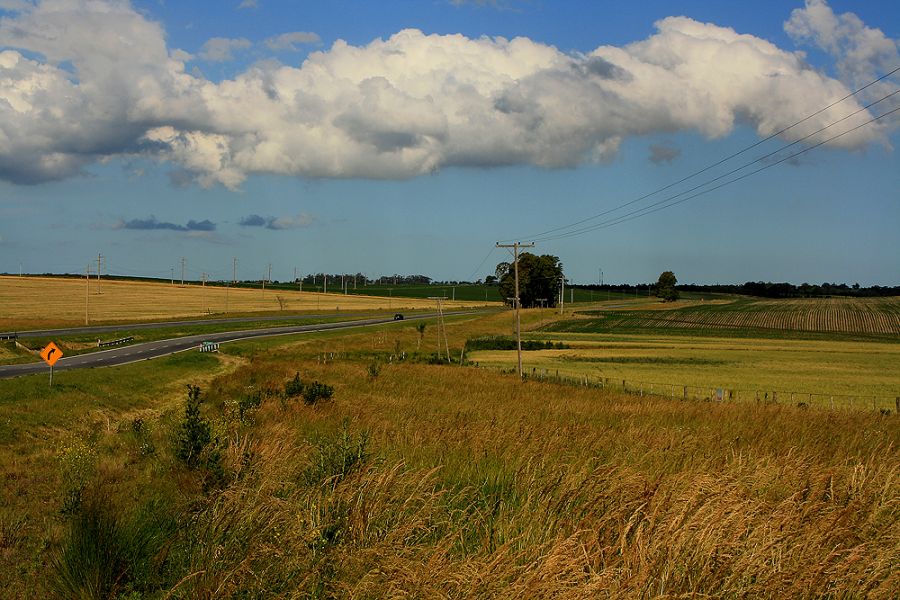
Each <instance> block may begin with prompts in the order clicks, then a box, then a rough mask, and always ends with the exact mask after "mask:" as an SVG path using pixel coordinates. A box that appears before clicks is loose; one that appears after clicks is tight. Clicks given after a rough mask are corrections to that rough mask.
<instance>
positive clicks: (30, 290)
mask: <svg viewBox="0 0 900 600" xmlns="http://www.w3.org/2000/svg"><path fill="white" fill-rule="evenodd" d="M86 287H87V286H86V285H85V281H84V279H65V278H58V277H54V278H43V277H0V307H2V312H0V329H24V328H36V327H42V326H49V325H51V324H60V325H67V324H73V325H78V324H82V325H83V324H84V321H85V304H87V312H88V317H89V320H90V322H91V323H98V322H122V321H138V320H162V319H173V318H181V317H193V316H202V315H210V314H223V313H228V314H235V313H244V314H245V313H253V312H279V311H293V312H298V311H318V310H322V311H334V310H412V309H419V308H434V306H435V305H434V302H432V301H430V300H427V299H421V298H384V297H371V296H350V295H343V294H320V293H314V292H295V291H285V290H266V291H265V292H263V291H262V290H259V289H240V288H232V289H228V288H223V287H217V286H215V287H214V286H206V287H204V286H200V285H185V286H179V285H169V284H163V283H148V282H140V281H119V280H114V281H106V280H104V281H102V282H101V284H100V291H101V293H97V290H98V287H97V281H96V280H92V281H91V282H90V286H89V287H87V290H86ZM86 292H87V294H86ZM86 296H87V297H86ZM484 304H485V303H484V302H483V301H482V302H477V303H476V302H464V301H456V302H450V301H448V302H446V303H445V305H444V306H445V307H446V308H460V307H466V306H478V305H484Z"/></svg>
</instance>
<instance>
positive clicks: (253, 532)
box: [0, 311, 900, 600]
mask: <svg viewBox="0 0 900 600" xmlns="http://www.w3.org/2000/svg"><path fill="white" fill-rule="evenodd" d="M541 318H542V317H541V315H540V314H539V311H527V312H526V314H525V315H524V319H523V321H524V323H525V325H526V327H534V326H537V325H539V324H540V319H541ZM511 323H512V319H511V313H509V312H502V313H496V314H490V315H479V316H466V317H457V318H454V319H451V320H449V321H448V325H447V335H448V340H449V342H448V344H449V347H450V351H451V355H453V356H458V355H459V351H460V350H461V348H462V345H463V344H464V342H465V340H467V339H470V338H474V337H481V336H486V335H509V334H510V331H511ZM437 333H438V328H437V327H436V325H435V322H434V321H431V322H429V323H428V324H427V325H426V328H425V330H424V331H423V332H419V331H417V329H416V326H415V323H411V322H408V323H404V322H398V323H391V324H388V325H385V326H379V327H375V328H371V329H366V330H365V331H360V332H354V333H349V334H348V333H346V332H343V333H338V332H329V333H327V334H316V335H305V336H288V337H284V338H273V339H267V340H257V341H252V342H246V343H237V344H227V345H223V347H222V352H221V353H220V354H219V355H209V354H199V353H182V354H179V355H176V356H173V357H171V358H168V359H162V360H158V361H150V362H143V363H139V364H135V365H128V366H125V367H117V368H107V369H95V370H89V371H81V372H63V373H60V374H59V378H58V379H57V378H55V381H54V389H53V390H50V389H48V388H47V385H46V384H47V380H46V377H43V376H34V377H25V378H20V379H16V380H5V381H0V476H2V477H3V480H4V482H5V485H4V488H3V490H2V500H3V502H2V506H0V572H2V573H4V576H3V577H0V597H4V598H7V597H8V598H35V597H39V598H42V597H61V598H66V597H72V598H75V597H77V598H115V599H117V600H119V599H128V600H137V599H163V598H172V599H188V598H248V597H254V598H269V597H297V598H386V597H419V598H485V599H487V598H538V599H541V598H548V599H549V598H572V599H575V598H585V597H648V598H649V597H658V598H675V597H702V596H706V597H722V598H738V597H741V598H746V597H767V598H776V597H778V598H781V597H791V598H822V597H833V598H851V597H866V598H892V597H894V595H895V592H896V589H898V586H900V573H898V570H897V568H896V567H897V560H898V557H900V478H898V476H900V470H898V469H900V468H898V465H900V419H898V416H897V415H893V414H891V415H884V414H881V413H878V412H873V411H862V410H857V411H841V410H838V411H830V410H819V409H815V408H812V409H800V408H797V407H794V406H786V405H784V404H779V405H772V404H759V405H757V404H755V403H751V404H744V403H731V402H729V403H705V402H685V401H681V400H672V399H668V398H662V397H644V398H639V397H636V396H635V395H631V394H622V393H619V392H616V391H610V390H599V389H594V388H585V387H576V386H569V385H558V384H555V383H550V382H540V381H527V382H525V383H520V382H518V381H516V379H515V378H514V377H513V376H510V375H508V374H503V373H500V372H498V371H496V370H493V369H484V368H474V367H472V366H460V365H459V364H456V363H454V364H443V365H440V364H428V363H429V362H430V361H431V360H432V358H433V356H429V355H433V354H434V353H435V350H436V348H437V347H438V345H439V343H438V340H439V338H438V335H437ZM721 341H722V340H715V339H713V340H711V341H710V343H716V342H721ZM620 342H625V343H628V340H619V341H611V342H610V341H600V342H598V341H596V340H593V341H591V342H590V343H592V344H597V346H596V347H595V348H594V349H595V350H605V349H606V348H604V347H602V345H603V344H605V345H607V346H612V347H617V345H618V344H619V343H620ZM746 343H747V344H748V346H752V345H753V344H754V343H755V340H749V341H747V342H746ZM830 343H831V342H821V344H822V348H821V352H823V353H827V352H832V351H833V350H834V349H833V348H830V347H829V346H828V344H830ZM588 345H589V344H588ZM644 345H646V346H651V345H652V344H651V343H650V342H645V343H644ZM890 347H894V346H890ZM582 350H583V349H581V348H579V349H578V351H579V352H581V351H582ZM644 350H645V349H640V348H635V347H632V351H633V352H634V353H635V356H637V355H638V354H639V353H640V352H643V351H644ZM646 350H648V351H653V352H657V351H659V350H660V348H657V347H655V346H654V347H652V348H647V349H646ZM773 351H774V350H773V348H771V347H768V346H766V347H764V348H761V349H760V352H761V353H763V354H766V353H771V352H773ZM804 351H807V350H804ZM541 352H544V351H541ZM878 352H881V350H878ZM403 353H406V356H407V359H406V360H400V361H397V360H396V359H397V357H398V355H402V354H403ZM324 355H328V356H329V357H330V358H329V359H328V360H327V362H326V361H323V360H322V357H323V356H324ZM777 356H778V357H779V360H777V362H779V363H787V362H790V361H791V360H794V358H795V357H794V356H793V355H792V354H789V353H788V354H779V355H777ZM672 360H676V361H677V360H680V359H671V360H670V361H669V364H668V366H670V367H671V366H682V363H678V364H673V363H672ZM716 360H719V359H716V358H713V357H697V358H696V359H695V360H693V361H689V362H688V363H687V364H684V365H683V366H685V367H686V368H689V369H694V368H702V367H716V366H719V364H718V363H715V362H712V363H711V361H716ZM617 361H618V362H616V361H613V362H612V363H610V364H613V365H616V366H620V365H623V364H627V363H628V361H629V359H627V358H625V359H617ZM632 362H633V363H635V364H641V363H640V360H639V359H633V360H632ZM662 362H663V363H665V362H666V361H662ZM803 368H805V366H802V365H801V366H798V370H802V369H803ZM298 373H299V376H300V378H301V380H302V382H304V383H307V384H310V383H312V382H322V383H324V384H326V385H328V386H332V388H333V393H334V395H333V398H332V399H330V400H327V401H325V400H323V401H320V402H318V403H317V404H314V405H308V404H306V403H305V402H304V401H303V399H302V398H301V397H300V396H291V395H288V394H287V391H286V390H287V389H288V387H286V384H287V383H288V382H290V381H291V380H292V378H293V377H294V375H295V374H298ZM188 383H193V384H197V385H199V386H200V388H201V395H200V398H201V399H202V404H200V407H199V408H200V412H199V414H195V415H194V416H193V417H191V416H190V413H189V412H186V410H185V406H186V399H187V396H186V392H187V388H186V384H188ZM203 423H206V426H207V427H208V429H207V430H206V431H207V432H208V434H209V435H208V436H207V437H204V435H203V431H204V429H203ZM188 442H190V444H194V443H197V444H199V445H197V446H196V447H197V448H198V450H197V453H196V454H192V455H185V454H184V453H183V450H184V448H185V447H190V448H194V447H195V446H193V445H190V446H185V444H186V443H188ZM185 456H193V457H194V458H192V459H190V460H189V459H188V458H185ZM180 457H181V458H180Z"/></svg>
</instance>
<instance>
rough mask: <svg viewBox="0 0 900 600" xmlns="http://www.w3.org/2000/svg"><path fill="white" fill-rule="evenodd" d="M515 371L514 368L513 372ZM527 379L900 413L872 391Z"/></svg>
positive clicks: (551, 375) (542, 375)
mask: <svg viewBox="0 0 900 600" xmlns="http://www.w3.org/2000/svg"><path fill="white" fill-rule="evenodd" d="M513 372H515V371H513ZM523 376H524V377H525V378H526V379H534V380H538V381H549V382H555V383H560V384H564V385H575V386H581V387H592V388H597V389H605V390H610V391H618V392H624V393H628V394H634V395H637V396H641V397H643V396H655V397H664V398H677V399H680V400H700V401H706V402H757V403H772V404H785V405H788V406H799V407H810V406H817V407H824V408H830V409H832V410H834V409H847V410H873V411H881V412H884V413H886V414H887V413H889V412H891V411H896V412H897V414H900V396H894V397H891V396H879V395H871V394H856V395H851V394H832V393H827V394H823V393H815V392H796V391H787V390H774V389H766V388H762V387H761V388H758V389H745V388H735V387H727V386H723V387H710V386H693V385H682V384H677V383H660V382H651V381H629V380H627V379H617V378H613V377H591V376H589V375H583V376H578V377H572V376H568V375H560V374H559V371H556V372H551V371H550V370H549V369H538V368H532V369H531V371H530V372H528V371H526V372H525V373H523Z"/></svg>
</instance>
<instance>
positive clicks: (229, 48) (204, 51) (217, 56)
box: [200, 37, 253, 62]
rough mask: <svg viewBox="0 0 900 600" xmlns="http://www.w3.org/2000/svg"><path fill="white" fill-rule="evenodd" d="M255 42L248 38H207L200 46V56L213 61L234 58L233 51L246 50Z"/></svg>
mask: <svg viewBox="0 0 900 600" xmlns="http://www.w3.org/2000/svg"><path fill="white" fill-rule="evenodd" d="M252 45H253V43H252V42H251V41H250V40H248V39H246V38H222V37H215V38H211V39H209V40H206V43H204V44H203V47H202V48H200V58H202V59H204V60H209V61H212V62H225V61H227V60H232V59H233V58H234V55H233V52H235V51H239V50H246V49H247V48H249V47H251V46H252Z"/></svg>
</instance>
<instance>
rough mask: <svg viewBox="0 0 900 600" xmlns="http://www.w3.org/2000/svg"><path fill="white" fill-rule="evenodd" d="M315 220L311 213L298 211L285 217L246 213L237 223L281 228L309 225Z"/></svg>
mask: <svg viewBox="0 0 900 600" xmlns="http://www.w3.org/2000/svg"><path fill="white" fill-rule="evenodd" d="M314 222H315V218H314V217H313V216H312V215H309V214H306V213H300V214H299V215H296V216H286V217H262V216H260V215H247V216H246V217H244V218H243V219H241V220H240V221H238V225H240V226H241V227H265V228H266V229H274V230H283V229H300V228H303V227H309V226H310V225H312V224H313V223H314Z"/></svg>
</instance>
